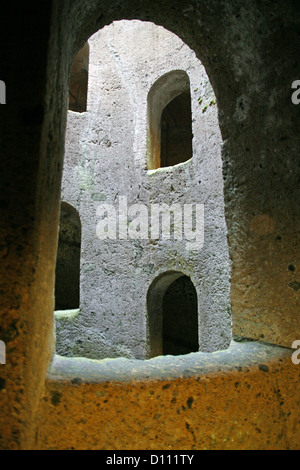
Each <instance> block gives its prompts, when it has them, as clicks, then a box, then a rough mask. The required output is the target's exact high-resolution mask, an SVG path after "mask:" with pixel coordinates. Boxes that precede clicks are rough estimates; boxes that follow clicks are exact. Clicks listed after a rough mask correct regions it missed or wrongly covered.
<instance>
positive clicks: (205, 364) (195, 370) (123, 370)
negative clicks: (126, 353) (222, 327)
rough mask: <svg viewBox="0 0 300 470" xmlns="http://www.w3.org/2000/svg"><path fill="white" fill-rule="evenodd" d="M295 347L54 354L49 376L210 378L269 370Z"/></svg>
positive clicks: (116, 379)
mask: <svg viewBox="0 0 300 470" xmlns="http://www.w3.org/2000/svg"><path fill="white" fill-rule="evenodd" d="M291 354H292V350H291V349H288V348H283V347H279V346H270V345H265V344H260V343H257V342H252V341H247V342H241V343H237V342H235V341H232V342H231V344H230V346H229V348H228V349H227V350H224V351H217V352H214V353H213V354H210V353H192V354H188V355H184V356H177V357H176V358H175V357H174V356H163V357H162V356H160V357H155V358H153V359H150V360H148V361H140V360H136V359H125V358H118V359H104V360H102V361H96V360H90V359H85V358H66V357H61V356H54V357H53V360H52V364H51V366H50V368H49V372H48V379H50V380H65V381H70V382H72V383H74V384H76V379H77V383H82V382H86V383H102V382H129V383H130V382H138V381H143V380H147V381H148V380H149V381H151V380H172V379H177V378H188V377H200V378H201V377H202V378H203V380H209V376H211V375H213V374H218V373H221V374H225V373H230V372H236V371H240V372H241V371H242V369H245V370H247V369H248V371H249V369H250V368H252V367H253V366H257V368H258V369H259V370H261V371H262V372H265V373H267V372H268V371H269V366H270V365H271V366H272V364H273V365H274V362H275V361H279V362H280V361H281V362H282V361H283V360H286V359H287V358H290V357H291Z"/></svg>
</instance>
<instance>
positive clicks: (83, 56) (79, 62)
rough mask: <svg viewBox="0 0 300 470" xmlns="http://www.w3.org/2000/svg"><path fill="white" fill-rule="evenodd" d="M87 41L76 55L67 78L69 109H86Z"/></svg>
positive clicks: (78, 110) (88, 51) (83, 110)
mask: <svg viewBox="0 0 300 470" xmlns="http://www.w3.org/2000/svg"><path fill="white" fill-rule="evenodd" d="M89 53H90V48H89V44H88V42H86V43H85V45H84V46H83V48H82V49H80V51H79V52H78V54H77V55H76V57H75V59H74V61H73V64H72V67H71V72H70V79H69V110H70V111H75V112H77V113H83V112H85V111H86V109H87V91H88V71H89Z"/></svg>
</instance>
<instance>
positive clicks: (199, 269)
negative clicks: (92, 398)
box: [56, 21, 231, 359]
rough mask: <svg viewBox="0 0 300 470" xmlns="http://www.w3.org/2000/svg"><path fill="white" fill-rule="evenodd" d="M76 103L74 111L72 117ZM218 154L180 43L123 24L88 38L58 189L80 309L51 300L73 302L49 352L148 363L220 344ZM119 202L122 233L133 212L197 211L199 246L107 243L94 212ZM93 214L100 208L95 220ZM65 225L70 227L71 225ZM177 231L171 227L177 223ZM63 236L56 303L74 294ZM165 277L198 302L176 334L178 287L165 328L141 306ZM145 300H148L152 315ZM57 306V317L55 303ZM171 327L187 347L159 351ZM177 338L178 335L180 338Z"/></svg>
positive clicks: (137, 235) (208, 101)
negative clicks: (75, 240)
mask: <svg viewBox="0 0 300 470" xmlns="http://www.w3.org/2000/svg"><path fill="white" fill-rule="evenodd" d="M124 38H126V39H124ZM136 43H138V44H139V48H138V49H137V48H136ZM149 44H151V48H149ZM153 51H156V53H155V54H154V53H153ZM88 53H89V56H88ZM88 63H89V67H88V69H86V68H85V67H86V64H88ZM78 64H80V66H79V65H78ZM87 71H88V82H87V80H86V78H87ZM80 83H81V85H82V89H81V86H80ZM75 84H76V86H75ZM74 88H75V89H76V91H74ZM72 90H73V91H72ZM86 94H87V105H86V107H80V106H79V104H78V103H79V101H81V102H85V99H84V96H86ZM74 96H77V97H78V98H76V99H75V102H76V103H77V109H78V110H79V108H80V112H78V111H76V112H74V111H75V108H74V103H73V101H72V100H74ZM71 103H72V104H71ZM84 109H86V111H85V112H82V111H83V110H84ZM193 134H194V136H195V137H193ZM196 136H197V137H196ZM221 147H222V139H221V135H220V130H219V126H218V116H217V106H216V102H215V96H214V93H213V90H212V88H211V85H210V83H209V80H208V77H207V75H206V73H205V70H204V67H203V65H202V64H201V62H200V61H199V60H198V59H197V58H196V57H195V54H194V52H193V51H192V50H191V49H189V48H188V46H186V45H185V44H184V43H183V42H182V41H181V40H180V39H179V38H178V37H176V36H175V35H174V34H172V33H170V32H168V31H166V30H164V29H163V28H161V27H158V26H156V25H154V24H152V23H143V22H140V21H124V22H115V23H113V24H112V25H110V26H108V27H106V28H104V29H103V30H101V31H99V32H98V33H96V34H95V35H94V36H93V37H92V38H90V40H89V43H88V45H87V44H86V45H85V46H84V48H83V49H82V50H81V51H80V52H79V54H78V56H76V58H75V61H74V64H73V66H72V69H71V78H70V111H69V113H68V123H67V136H66V146H65V163H64V173H63V181H62V200H63V203H62V211H63V212H62V214H63V215H62V216H61V217H64V218H66V213H65V209H64V207H65V204H66V203H67V204H69V205H72V207H74V208H75V210H76V211H77V212H78V214H79V217H80V222H81V226H82V241H81V260H80V305H79V304H78V305H77V304H76V302H75V303H74V301H73V300H71V299H70V301H68V299H66V301H65V302H60V305H61V306H63V305H66V306H67V305H68V304H69V305H73V304H74V305H75V304H76V306H75V307H74V308H76V312H66V314H65V316H64V315H63V314H62V312H59V316H58V317H57V322H56V326H57V353H59V354H61V355H67V356H71V357H72V356H84V357H89V358H93V359H101V358H105V357H119V356H123V357H128V358H131V357H135V358H139V359H145V358H149V357H153V356H155V355H160V354H163V353H170V351H175V352H176V351H177V353H178V354H179V352H178V351H183V352H192V351H198V350H200V351H215V350H220V349H226V348H227V347H228V346H229V344H230V341H231V312H230V301H229V254H228V247H227V230H226V224H225V217H224V202H223V180H222V162H221ZM120 197H121V198H122V199H121V200H123V199H124V198H125V199H126V201H127V205H128V206H133V207H131V209H130V211H128V214H129V217H128V220H126V221H125V224H126V225H127V224H129V225H128V227H129V231H130V233H131V234H132V233H133V232H134V230H133V224H134V220H136V222H135V224H136V225H138V223H137V217H138V216H139V212H140V211H141V208H140V207H141V206H143V208H148V210H149V212H150V213H151V215H152V216H153V215H154V214H155V210H159V209H160V208H164V207H165V208H172V207H173V208H174V205H176V204H177V205H178V208H180V210H182V213H183V212H184V213H183V217H184V219H187V218H188V216H189V213H187V209H186V210H185V211H184V210H183V209H185V206H186V205H189V206H191V205H193V204H194V205H195V204H198V205H200V204H203V205H204V242H203V247H202V246H201V245H200V247H199V248H198V249H197V247H196V249H194V250H189V249H187V243H186V240H185V239H182V240H181V239H179V240H178V239H176V238H175V237H173V236H172V234H171V236H170V239H164V238H160V236H159V227H158V229H157V234H156V235H155V236H154V239H153V233H154V230H153V227H151V228H152V231H151V233H150V235H149V239H148V240H147V239H146V240H145V238H147V235H146V237H145V234H142V233H141V231H140V232H139V231H138V228H137V229H136V231H135V232H134V233H133V236H132V238H131V239H129V238H127V239H124V240H122V239H121V240H120V238H121V237H119V238H118V239H116V240H114V239H113V238H114V236H113V234H114V233H115V231H113V234H112V232H111V233H110V234H108V235H107V239H105V238H106V235H105V232H104V236H102V237H101V238H102V239H99V238H98V237H97V233H96V228H97V222H98V220H99V219H98V216H99V217H100V213H101V215H102V216H103V217H104V215H103V214H104V211H105V209H106V210H108V209H109V207H112V206H114V207H115V209H113V211H114V212H118V210H119V200H120ZM100 205H101V207H103V205H104V209H103V211H102V212H101V211H99V209H98V208H99V206H100ZM175 208H176V206H175ZM166 211H168V209H166ZM193 215H194V213H191V214H190V219H191V221H190V222H191V225H192V217H193ZM146 216H147V215H146ZM69 217H72V213H71V212H69ZM113 217H114V213H113ZM162 217H164V218H166V219H165V220H166V222H165V223H166V224H167V225H168V226H169V227H170V224H171V225H173V224H176V220H173V218H172V215H170V214H166V213H165V214H164V215H163V216H162ZM173 217H175V218H176V215H174V216H173ZM106 220H107V219H105V220H104V224H106ZM184 221H185V222H187V221H186V220H184ZM113 222H114V221H113ZM68 223H69V224H72V222H71V220H70V221H69V222H68ZM151 223H152V225H153V223H154V217H152V219H151V222H150V223H149V225H151ZM163 223H164V222H163V221H162V224H163ZM182 223H183V221H182V220H181V219H180V222H179V225H180V224H182ZM108 224H109V221H108ZM114 224H115V222H114ZM186 225H187V224H186V223H185V228H186ZM198 225H199V224H198ZM114 227H115V225H114ZM196 228H197V230H198V231H199V230H200V227H199V226H198V227H196ZM161 229H162V230H163V227H161ZM201 229H202V227H201ZM62 230H63V229H62V227H61V234H60V241H59V251H58V253H59V256H58V268H57V269H59V271H57V274H58V275H59V274H60V273H62V275H61V274H60V277H59V279H60V280H59V279H58V277H57V281H56V292H57V295H58V296H59V298H61V293H62V291H64V292H65V294H66V295H74V293H72V290H70V289H67V286H66V282H67V279H68V276H67V273H66V272H64V271H63V268H62V266H63V265H64V264H65V265H67V264H68V262H69V261H68V258H69V257H70V249H71V245H70V242H69V244H68V248H66V246H65V247H63V243H64V244H65V245H66V240H65V241H64V235H63V233H62ZM65 238H66V236H65ZM124 238H125V237H124ZM165 238H167V237H165ZM63 253H64V254H65V256H66V260H65V262H64V260H63V259H62V254H63ZM74 259H75V258H74ZM168 271H174V272H177V271H178V272H181V273H182V275H184V276H186V278H190V279H191V281H190V282H191V283H192V285H193V288H194V289H195V297H197V301H195V302H194V304H195V305H194V307H193V308H191V309H187V310H186V312H185V314H186V316H191V319H190V324H187V325H184V320H182V318H181V317H182V316H184V312H183V311H182V312H181V314H180V308H183V309H184V308H185V307H187V305H188V300H187V298H186V296H185V294H184V291H185V290H186V286H185V284H182V283H181V282H180V281H178V283H177V284H176V285H177V290H179V292H178V296H177V300H179V298H181V301H180V302H179V303H178V308H179V312H178V313H176V308H177V307H176V302H173V303H172V305H173V309H174V312H173V315H174V319H173V322H172V321H169V320H167V317H168V316H170V312H169V313H168V314H167V313H166V314H165V315H164V316H163V315H162V314H161V319H160V320H159V319H158V318H157V315H158V313H157V312H155V311H153V308H151V306H150V307H149V304H148V301H147V296H148V290H149V288H150V286H151V284H152V283H153V282H154V280H155V279H156V278H157V277H159V276H161V275H163V273H165V272H168ZM72 273H73V274H72V275H71V276H69V281H70V283H71V284H72V285H73V286H74V289H75V285H77V284H76V280H75V279H73V278H74V277H76V276H77V274H76V273H77V267H76V268H75V267H74V269H72ZM155 292H156V291H155ZM153 295H154V294H153V293H152V296H153ZM186 295H187V294H186ZM153 302H154V303H155V302H156V300H155V299H154V300H153V301H151V302H150V303H151V305H153ZM180 304H182V305H183V307H180ZM57 308H58V309H59V310H62V308H61V307H60V306H59V305H58V307H57ZM78 308H79V311H78ZM66 310H69V309H66ZM154 317H155V318H157V320H156V321H154V319H153V318H154ZM163 318H164V322H163V321H162V319H163ZM175 319H176V321H177V327H176V325H175V323H176V321H175ZM187 322H189V320H187ZM154 323H155V325H154ZM173 323H174V324H173ZM169 328H170V334H169V336H170V337H171V340H170V341H171V342H172V341H173V342H174V341H175V339H174V338H178V341H179V343H180V344H183V343H184V342H186V344H187V346H186V347H183V346H178V349H176V347H174V348H170V349H168V348H167V347H165V346H164V347H163V344H164V341H163V338H166V336H167V335H168V333H167V330H168V329H169ZM176 328H177V333H176V331H175V330H176ZM180 329H182V330H185V333H184V332H182V337H181V335H180V334H179V333H178V331H179V330H180ZM154 330H155V335H154V334H153V331H154ZM159 337H160V338H161V339H160V340H159V339H158V338H159ZM189 337H190V338H191V339H189ZM157 342H159V344H160V346H158V343H157ZM163 351H165V352H163Z"/></svg>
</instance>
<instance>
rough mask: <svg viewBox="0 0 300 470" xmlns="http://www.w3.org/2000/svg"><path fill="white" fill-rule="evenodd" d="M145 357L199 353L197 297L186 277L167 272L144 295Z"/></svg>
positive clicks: (182, 274) (192, 285)
mask: <svg viewBox="0 0 300 470" xmlns="http://www.w3.org/2000/svg"><path fill="white" fill-rule="evenodd" d="M147 313H148V338H149V339H148V350H149V357H154V356H160V355H166V354H172V355H180V354H188V353H190V352H196V351H198V350H199V333H198V331H199V319H198V301H197V293H196V289H195V287H194V284H193V282H192V281H191V279H190V277H188V276H187V275H185V274H184V273H183V272H180V271H167V272H165V273H163V274H161V275H160V276H158V277H157V278H156V279H155V280H154V281H153V282H152V284H151V286H150V287H149V290H148V294H147Z"/></svg>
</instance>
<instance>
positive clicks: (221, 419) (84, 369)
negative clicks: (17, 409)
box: [37, 343, 300, 450]
mask: <svg viewBox="0 0 300 470" xmlns="http://www.w3.org/2000/svg"><path fill="white" fill-rule="evenodd" d="M297 367H298V366H293V365H291V350H288V349H284V348H279V347H270V346H264V345H261V344H257V343H240V344H237V343H232V344H231V346H230V348H229V349H228V350H227V351H222V352H216V353H213V354H205V353H194V354H190V355H187V356H180V357H176V358H174V357H172V356H164V357H159V358H154V359H151V360H149V361H136V360H128V359H111V360H108V359H107V360H104V361H93V360H87V359H79V358H75V359H73V358H61V357H55V358H54V360H53V363H52V366H51V368H50V370H49V376H48V380H47V384H46V393H45V397H44V399H43V402H42V405H41V409H40V413H39V416H40V423H39V426H38V431H37V436H38V437H37V448H39V449H72V448H74V449H94V450H96V449H100V450H101V449H105V450H140V449H147V450H161V449H162V450H178V449H181V450H195V449H198V450H213V449H225V450H229V449H231V450H235V449H240V450H255V449H256V450H265V449H268V450H270V449H291V450H292V449H298V448H299V437H300V426H299V411H298V410H299V401H300V396H299V392H298V391H297V390H298V383H299V369H298V368H297ZM66 429H72V432H70V433H66V432H65V430H66Z"/></svg>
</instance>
